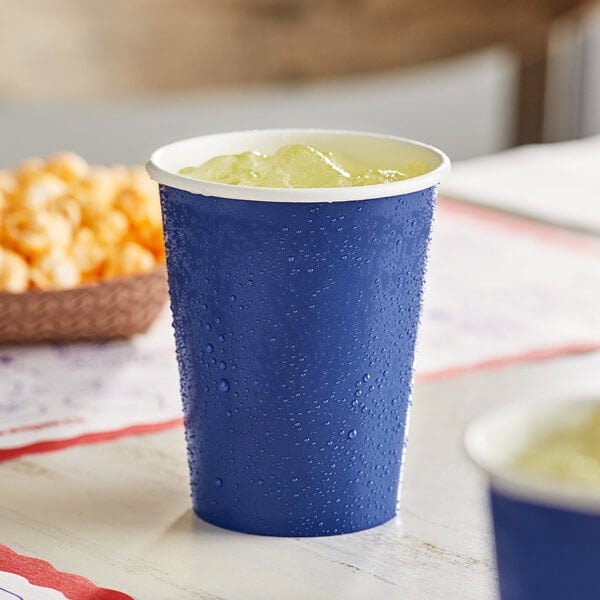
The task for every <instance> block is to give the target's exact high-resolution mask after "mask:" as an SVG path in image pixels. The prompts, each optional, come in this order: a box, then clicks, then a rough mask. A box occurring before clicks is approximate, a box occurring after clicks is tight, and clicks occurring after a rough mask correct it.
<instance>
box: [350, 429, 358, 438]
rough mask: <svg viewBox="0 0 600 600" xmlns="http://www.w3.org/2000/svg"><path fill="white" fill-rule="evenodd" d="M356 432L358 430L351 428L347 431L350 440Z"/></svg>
mask: <svg viewBox="0 0 600 600" xmlns="http://www.w3.org/2000/svg"><path fill="white" fill-rule="evenodd" d="M357 433H358V432H357V431H356V429H351V430H350V431H349V432H348V437H349V438H350V439H351V440H352V439H354V438H355V437H356V434H357Z"/></svg>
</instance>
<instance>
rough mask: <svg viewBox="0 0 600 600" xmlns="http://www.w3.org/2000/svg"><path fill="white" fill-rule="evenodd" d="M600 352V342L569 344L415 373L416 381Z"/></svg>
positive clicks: (446, 377)
mask: <svg viewBox="0 0 600 600" xmlns="http://www.w3.org/2000/svg"><path fill="white" fill-rule="evenodd" d="M595 350H600V342H597V343H584V344H568V345H565V346H557V347H554V348H539V349H536V350H529V351H527V352H523V353H521V354H515V355H514V356H503V357H499V358H490V359H488V360H483V361H481V362H478V363H472V364H469V365H464V366H458V367H450V368H448V369H440V370H439V371H428V372H425V373H418V372H417V373H415V381H417V382H420V381H434V380H436V379H448V378H451V377H458V376H459V375H464V374H465V373H471V372H473V371H485V370H491V369H500V368H502V367H508V366H510V365H515V364H519V363H526V362H534V361H537V360H547V359H550V358H557V357H559V356H565V355H569V354H585V353H586V352H593V351H595Z"/></svg>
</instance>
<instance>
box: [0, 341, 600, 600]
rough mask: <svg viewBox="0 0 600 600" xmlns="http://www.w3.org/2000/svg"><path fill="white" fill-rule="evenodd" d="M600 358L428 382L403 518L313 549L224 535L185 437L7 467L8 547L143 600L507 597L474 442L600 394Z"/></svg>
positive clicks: (117, 444)
mask: <svg viewBox="0 0 600 600" xmlns="http://www.w3.org/2000/svg"><path fill="white" fill-rule="evenodd" d="M599 372H600V353H598V352H596V353H589V354H581V355H576V356H568V357H562V358H558V359H554V360H551V361H544V362H536V363H528V364H521V365H517V366H513V367H510V368H505V369H500V370H493V371H487V372H476V373H471V374H468V375H464V376H462V377H458V378H453V379H447V380H440V381H436V382H428V383H422V384H418V385H417V386H416V388H415V393H414V404H413V411H412V416H411V421H410V430H409V445H408V450H407V456H406V466H405V472H404V481H403V485H402V495H401V500H400V508H399V513H398V516H397V518H395V519H394V520H393V521H390V522H389V523H387V524H385V525H383V526H381V527H378V528H375V529H372V530H370V531H364V532H360V533H355V534H350V535H344V536H337V537H330V538H312V539H282V538H267V537H258V536H251V535H246V534H239V533H234V532H229V531H225V530H222V529H219V528H216V527H213V526H210V525H207V524H206V523H203V522H202V521H200V520H199V519H197V518H196V517H195V516H194V515H193V514H192V512H191V509H190V503H189V498H188V473H187V464H186V456H185V447H184V439H183V430H182V429H181V428H175V429H172V430H169V431H166V432H161V433H155V434H149V435H143V436H137V437H128V438H122V439H119V440H117V441H112V442H105V443H101V444H93V445H87V446H78V447H72V448H69V449H67V450H62V451H58V452H54V453H49V454H39V455H30V456H27V457H24V458H21V459H19V460H15V461H10V462H6V463H3V464H1V465H0V531H1V532H2V539H1V540H0V541H1V542H2V543H4V544H7V545H8V546H9V547H11V548H13V549H14V550H16V551H17V552H20V553H23V554H26V555H30V556H37V557H40V558H44V559H45V560H48V561H50V562H51V563H52V564H54V566H55V567H56V568H58V569H59V570H64V571H68V572H73V573H78V574H80V575H84V576H86V577H88V578H90V579H92V580H93V581H94V583H96V584H97V585H101V586H105V587H112V588H116V589H119V590H121V591H124V592H127V593H128V594H131V595H132V596H133V597H134V598H136V599H142V598H143V599H144V600H153V599H156V600H164V599H165V598H173V599H182V600H183V599H187V598H189V599H192V598H194V599H198V598H201V599H206V600H217V599H223V600H225V599H227V600H230V599H237V598H240V599H241V598H243V599H245V600H252V599H254V598H256V599H259V598H260V599H261V600H266V599H271V598H272V599H278V600H279V599H281V598H286V599H295V598H298V599H308V598H310V599H311V600H320V599H323V600H325V599H327V600H331V599H334V598H343V599H344V600H352V599H354V598H356V599H358V598H360V599H364V598H370V599H371V600H377V599H380V598H381V599H394V598H398V599H402V600H407V599H408V600H420V599H428V600H430V599H438V598H439V599H441V598H443V599H444V600H454V599H456V600H470V599H473V600H486V599H491V598H494V597H495V584H494V569H493V555H492V551H491V534H490V527H489V522H488V515H487V506H486V491H485V482H484V481H483V479H482V477H481V476H480V474H479V473H478V472H477V470H476V469H475V467H474V466H472V465H471V464H470V462H469V460H468V459H467V458H466V456H465V453H464V450H463V447H462V435H463V431H464V427H465V424H466V423H467V422H468V420H469V419H470V418H471V417H473V416H474V415H475V414H477V413H479V412H480V411H482V410H484V409H487V408H489V407H492V406H498V405H501V404H504V403H508V402H514V401H520V402H529V401H544V400H548V401H551V400H554V399H560V398H571V397H588V396H592V395H600V377H599V376H598V373H599Z"/></svg>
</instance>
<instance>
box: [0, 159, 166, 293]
mask: <svg viewBox="0 0 600 600" xmlns="http://www.w3.org/2000/svg"><path fill="white" fill-rule="evenodd" d="M164 260H165V254H164V246H163V242H162V223H161V215H160V203H159V199H158V190H157V188H156V186H155V185H154V183H153V182H152V181H151V180H150V178H149V177H148V176H147V175H146V173H145V171H144V170H143V169H142V168H141V167H133V168H127V167H124V166H122V165H115V166H114V167H94V166H90V165H89V164H88V163H87V162H86V161H85V160H84V159H83V158H82V157H81V156H79V155H77V154H75V153H72V152H61V153H59V154H55V155H53V156H50V157H49V158H47V159H46V160H41V159H37V158H34V159H30V160H27V161H24V162H22V163H21V164H19V165H17V167H15V168H14V169H12V170H3V171H0V291H2V292H12V293H20V292H24V291H28V290H32V289H33V290H54V289H69V288H73V287H76V286H78V285H84V284H90V283H95V282H98V281H101V280H104V279H112V278H117V277H127V276H132V275H139V274H142V273H147V272H149V271H152V270H153V269H155V268H156V267H157V265H158V264H160V263H164Z"/></svg>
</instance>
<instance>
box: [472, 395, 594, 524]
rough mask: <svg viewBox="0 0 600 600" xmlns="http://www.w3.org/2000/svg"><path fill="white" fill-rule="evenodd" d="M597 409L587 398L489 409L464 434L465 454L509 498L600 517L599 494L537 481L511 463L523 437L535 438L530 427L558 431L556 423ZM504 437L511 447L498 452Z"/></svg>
mask: <svg viewBox="0 0 600 600" xmlns="http://www.w3.org/2000/svg"><path fill="white" fill-rule="evenodd" d="M599 407H600V399H597V398H594V399H590V398H587V399H577V400H567V401H561V402H533V403H531V402H527V403H518V404H517V403H513V404H510V405H508V406H502V407H499V408H495V409H492V410H489V411H487V412H485V413H483V414H482V415H480V416H479V417H476V418H475V419H474V420H473V421H472V422H471V423H470V424H469V425H468V427H467V429H466V432H465V447H466V450H467V454H468V455H469V457H470V458H471V460H472V461H473V462H474V463H475V464H476V465H477V466H478V467H479V468H480V469H481V470H482V471H483V472H484V473H485V474H486V475H487V476H488V478H489V482H490V485H491V487H492V489H494V490H496V491H497V492H500V493H501V494H503V495H505V496H508V497H511V498H514V499H516V500H521V501H524V502H528V503H531V504H541V505H545V506H549V507H553V508H560V509H564V510H571V511H576V512H586V513H592V514H599V515H600V491H594V490H583V489H581V488H580V487H578V486H577V485H576V484H573V485H569V484H568V483H566V484H564V485H562V484H560V483H555V482H552V481H549V480H546V479H544V478H539V479H538V478H537V477H533V476H531V475H528V474H523V473H520V472H518V471H516V470H515V469H513V468H511V467H510V464H509V463H510V458H511V457H513V456H514V454H515V453H516V452H517V451H518V450H520V449H522V448H524V447H525V446H526V445H527V444H526V443H525V442H524V441H523V440H524V439H525V438H528V439H529V441H532V440H534V439H535V436H531V435H529V432H530V431H531V429H532V425H535V426H539V425H540V423H541V425H542V427H545V430H546V431H550V430H554V431H557V430H560V427H553V426H552V423H557V420H558V419H561V418H562V419H563V420H565V419H566V420H567V421H568V420H569V419H572V420H573V421H576V420H577V419H579V420H581V419H582V418H584V417H585V413H586V411H591V410H592V409H594V408H599ZM573 409H575V411H579V413H578V414H577V413H576V412H574V411H573ZM502 436H504V441H505V443H506V446H508V448H507V447H503V448H499V446H500V444H499V439H500V438H501V437H502Z"/></svg>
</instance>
